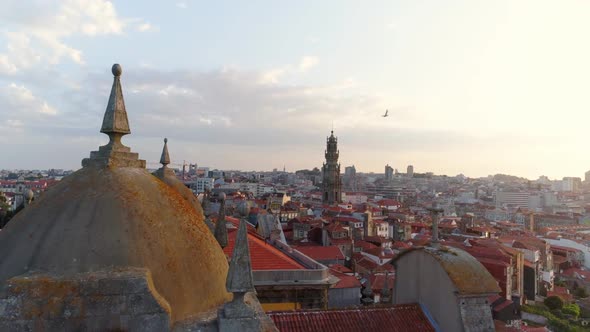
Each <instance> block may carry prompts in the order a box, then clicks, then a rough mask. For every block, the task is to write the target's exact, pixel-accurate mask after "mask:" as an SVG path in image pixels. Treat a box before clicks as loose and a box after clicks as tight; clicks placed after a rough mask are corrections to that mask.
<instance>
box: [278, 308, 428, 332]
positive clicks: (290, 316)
mask: <svg viewBox="0 0 590 332" xmlns="http://www.w3.org/2000/svg"><path fill="white" fill-rule="evenodd" d="M268 316H270V318H271V319H272V320H273V321H274V323H275V325H276V326H277V328H278V329H279V331H281V332H315V331H322V332H342V331H347V332H366V331H380V332H406V331H416V332H421V331H435V328H434V327H433V326H432V323H431V322H430V320H429V319H428V318H427V316H426V315H425V314H424V312H423V311H422V308H421V307H420V306H419V305H418V304H399V305H394V306H390V307H379V308H366V309H365V308H362V309H340V310H300V311H283V312H269V313H268Z"/></svg>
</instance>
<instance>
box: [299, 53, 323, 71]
mask: <svg viewBox="0 0 590 332" xmlns="http://www.w3.org/2000/svg"><path fill="white" fill-rule="evenodd" d="M318 63H320V59H319V58H318V57H315V56H309V55H306V56H304V57H303V58H301V61H300V62H299V70H301V71H302V72H306V71H308V70H309V69H311V68H313V67H315V66H317V65H318Z"/></svg>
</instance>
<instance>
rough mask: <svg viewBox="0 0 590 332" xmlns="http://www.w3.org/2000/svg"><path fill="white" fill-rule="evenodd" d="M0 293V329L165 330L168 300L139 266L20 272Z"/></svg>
mask: <svg viewBox="0 0 590 332" xmlns="http://www.w3.org/2000/svg"><path fill="white" fill-rule="evenodd" d="M7 284H8V285H9V286H10V287H7V289H8V291H7V292H5V294H6V295H8V297H5V298H0V331H5V330H6V331H21V330H25V331H26V330H27V329H28V327H31V328H32V329H33V330H35V331H110V330H112V331H118V330H125V331H168V330H169V329H170V305H169V304H168V303H167V302H166V301H165V300H164V299H163V298H162V297H161V296H160V295H159V294H158V293H157V291H155V288H154V287H153V285H152V282H151V276H150V274H149V272H148V271H147V270H145V269H137V268H130V269H117V270H112V271H111V270H106V271H98V272H92V273H81V274H72V275H66V276H63V275H60V276H57V275H46V274H25V275H22V276H18V277H15V278H12V279H10V280H9V281H8V282H7Z"/></svg>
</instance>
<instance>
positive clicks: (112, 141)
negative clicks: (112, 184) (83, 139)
mask: <svg viewBox="0 0 590 332" xmlns="http://www.w3.org/2000/svg"><path fill="white" fill-rule="evenodd" d="M111 71H112V72H113V75H114V80H113V87H112V88H111V95H110V97H109V102H108V103H107V109H106V110H105V112H104V117H103V119H102V126H101V128H100V132H101V133H104V134H107V135H108V136H109V143H108V144H107V145H104V146H101V147H99V148H98V151H92V152H90V158H86V159H84V160H82V166H83V167H91V166H92V167H139V168H145V160H140V159H139V155H138V154H137V153H133V152H131V149H130V148H129V147H126V146H125V145H123V143H121V137H123V136H124V135H127V134H130V133H131V130H129V120H128V119H127V111H126V110H125V102H124V100H123V90H122V89H121V79H120V78H121V73H122V72H123V70H122V69H121V66H120V65H119V64H114V65H113V67H112V68H111Z"/></svg>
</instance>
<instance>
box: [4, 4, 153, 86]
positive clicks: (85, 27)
mask: <svg viewBox="0 0 590 332" xmlns="http://www.w3.org/2000/svg"><path fill="white" fill-rule="evenodd" d="M2 6H3V8H2V9H3V10H2V12H1V13H0V21H2V22H3V25H2V27H1V28H0V41H2V42H4V44H5V45H6V50H4V51H0V74H5V75H14V74H16V73H17V72H18V71H20V70H23V69H29V68H31V67H33V66H36V65H56V64H59V63H61V62H62V60H63V59H68V60H69V61H72V62H74V63H76V64H84V63H85V61H84V57H83V53H82V51H81V50H79V49H76V48H74V47H73V46H71V45H68V44H67V42H66V40H67V39H68V38H70V37H72V36H87V37H93V36H100V35H117V34H122V33H123V32H124V31H125V29H126V27H128V26H130V25H136V26H137V27H136V29H137V30H138V31H151V30H154V27H153V26H151V25H150V24H149V23H147V22H143V21H142V20H141V19H137V18H123V17H120V16H119V15H118V14H117V11H116V10H115V7H114V6H113V4H112V3H111V2H110V1H105V0H65V1H38V2H33V3H32V4H30V3H29V4H24V3H22V2H21V1H9V2H7V3H5V4H3V5H2Z"/></svg>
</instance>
